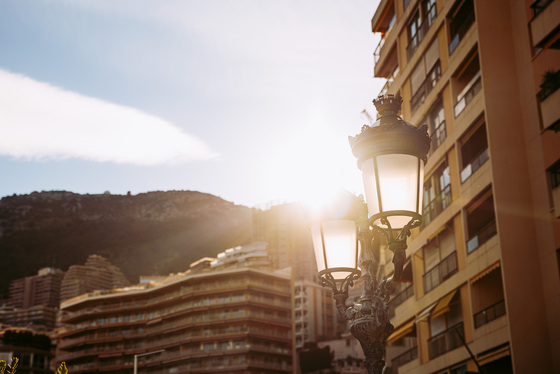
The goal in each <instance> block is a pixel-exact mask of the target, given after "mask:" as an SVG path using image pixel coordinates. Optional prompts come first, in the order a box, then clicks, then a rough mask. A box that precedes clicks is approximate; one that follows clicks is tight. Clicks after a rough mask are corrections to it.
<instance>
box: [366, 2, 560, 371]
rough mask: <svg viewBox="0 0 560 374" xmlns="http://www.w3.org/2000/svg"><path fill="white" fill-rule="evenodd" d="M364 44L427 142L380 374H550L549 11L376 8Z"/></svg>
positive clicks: (559, 141)
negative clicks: (417, 215)
mask: <svg viewBox="0 0 560 374" xmlns="http://www.w3.org/2000/svg"><path fill="white" fill-rule="evenodd" d="M372 30H373V32H374V33H376V34H379V35H381V41H380V43H379V45H378V46H377V48H376V49H375V51H374V62H375V66H374V75H375V76H376V77H381V78H386V79H387V83H386V85H385V86H384V87H383V90H382V91H381V93H380V94H387V93H389V94H397V93H399V94H400V95H401V96H402V98H403V103H402V117H403V118H404V119H405V120H406V121H408V122H410V123H412V124H414V125H418V126H420V125H424V124H425V125H427V126H428V129H429V132H430V135H431V137H432V144H431V149H430V154H429V158H428V162H427V164H426V167H425V183H424V203H423V204H424V207H423V215H424V223H423V226H422V227H421V228H420V229H416V230H415V233H414V235H413V237H412V238H410V239H409V246H408V250H407V253H408V255H409V262H408V264H407V267H406V269H407V270H406V274H408V276H405V277H403V282H402V283H401V285H400V286H399V290H398V291H397V293H396V294H395V295H394V296H393V297H392V300H391V309H392V313H393V315H394V316H393V317H392V321H393V325H395V332H394V333H393V335H392V336H391V337H390V338H389V342H388V343H389V346H388V348H387V359H386V361H387V366H388V367H389V370H390V371H391V372H392V373H397V372H398V373H412V372H414V373H465V372H466V371H470V372H484V373H485V374H488V373H508V372H514V373H532V372H535V373H537V372H538V373H553V372H555V373H557V372H560V354H559V353H560V322H559V319H558V316H560V277H559V267H560V249H559V248H560V220H559V219H558V217H560V134H558V130H560V90H559V89H558V87H559V86H560V73H559V70H560V50H559V48H560V1H559V0H554V1H550V0H539V1H529V0H526V1H522V0H510V1H506V0H504V1H488V0H418V1H414V0H381V1H380V2H379V6H378V7H377V9H376V11H375V14H374V16H373V19H372Z"/></svg>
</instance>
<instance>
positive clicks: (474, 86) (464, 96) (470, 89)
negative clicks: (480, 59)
mask: <svg viewBox="0 0 560 374" xmlns="http://www.w3.org/2000/svg"><path fill="white" fill-rule="evenodd" d="M481 88H482V81H481V79H480V71H479V72H478V73H476V75H475V76H474V77H473V78H472V79H471V81H470V82H469V84H467V85H466V87H465V88H464V89H463V91H462V92H461V93H460V94H459V95H457V104H455V108H454V112H455V118H457V117H459V114H461V113H462V112H463V110H465V108H466V107H467V105H469V103H470V102H471V101H472V100H473V99H474V97H475V96H476V94H477V93H478V91H480V89H481Z"/></svg>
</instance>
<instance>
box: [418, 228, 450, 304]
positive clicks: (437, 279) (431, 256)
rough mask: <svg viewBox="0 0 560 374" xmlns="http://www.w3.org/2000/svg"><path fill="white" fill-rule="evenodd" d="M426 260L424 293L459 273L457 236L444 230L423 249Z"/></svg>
mask: <svg viewBox="0 0 560 374" xmlns="http://www.w3.org/2000/svg"><path fill="white" fill-rule="evenodd" d="M422 251H423V258H424V276H423V280H424V292H426V293H428V292H430V291H431V290H433V289H434V288H435V287H437V286H438V285H440V284H441V283H443V282H444V281H445V280H446V279H448V278H450V277H451V276H452V275H453V274H455V273H456V272H457V270H458V269H457V252H456V251H455V235H454V233H453V231H452V230H450V229H448V228H444V229H443V231H442V232H440V233H439V234H437V235H436V236H435V237H434V238H433V239H432V240H430V241H429V242H428V244H426V246H424V248H423V249H422Z"/></svg>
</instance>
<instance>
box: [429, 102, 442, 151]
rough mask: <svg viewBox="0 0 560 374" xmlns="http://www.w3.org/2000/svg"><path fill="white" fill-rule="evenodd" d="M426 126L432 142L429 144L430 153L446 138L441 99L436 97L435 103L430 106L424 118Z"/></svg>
mask: <svg viewBox="0 0 560 374" xmlns="http://www.w3.org/2000/svg"><path fill="white" fill-rule="evenodd" d="M424 121H425V123H426V125H427V126H428V129H429V132H430V136H431V137H432V143H431V146H430V153H433V152H434V151H435V150H436V149H438V148H439V146H440V145H441V144H442V143H443V141H444V140H445V139H446V138H447V132H446V129H445V114H444V111H443V100H442V99H441V98H440V99H438V100H437V101H436V102H435V104H434V105H433V106H432V107H431V108H430V110H429V112H428V115H427V116H426V118H425V119H424Z"/></svg>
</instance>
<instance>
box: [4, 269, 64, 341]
mask: <svg viewBox="0 0 560 374" xmlns="http://www.w3.org/2000/svg"><path fill="white" fill-rule="evenodd" d="M63 277H64V272H63V271H61V270H59V269H54V268H43V269H40V270H39V272H38V273H37V275H33V276H30V277H24V278H18V279H15V280H13V281H12V282H11V283H10V289H9V292H10V293H9V298H8V303H7V305H6V307H4V308H1V309H0V322H2V323H5V324H7V325H9V326H18V327H28V328H30V329H33V330H37V331H39V330H40V331H44V330H52V329H53V328H54V327H55V324H56V316H57V312H58V305H59V303H60V285H61V283H62V278H63Z"/></svg>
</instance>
